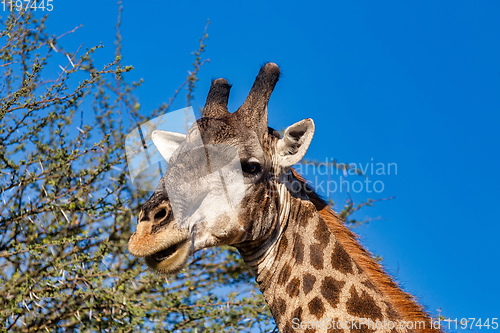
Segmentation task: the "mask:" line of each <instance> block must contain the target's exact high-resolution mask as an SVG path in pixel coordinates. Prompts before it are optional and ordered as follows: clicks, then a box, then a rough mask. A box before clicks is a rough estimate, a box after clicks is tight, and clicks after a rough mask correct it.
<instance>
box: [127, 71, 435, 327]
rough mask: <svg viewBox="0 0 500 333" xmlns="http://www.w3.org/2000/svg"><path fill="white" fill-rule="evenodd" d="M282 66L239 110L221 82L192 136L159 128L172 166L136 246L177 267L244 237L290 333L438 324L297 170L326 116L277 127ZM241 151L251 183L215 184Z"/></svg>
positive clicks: (243, 245)
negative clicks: (272, 103) (271, 114)
mask: <svg viewBox="0 0 500 333" xmlns="http://www.w3.org/2000/svg"><path fill="white" fill-rule="evenodd" d="M279 76H280V69H279V67H278V66H277V65H276V64H274V63H267V64H265V65H264V66H262V68H261V69H260V71H259V73H258V75H257V77H256V79H255V82H254V84H253V86H252V88H251V90H250V92H249V94H248V96H247V98H246V100H245V101H244V103H243V104H242V105H241V107H240V108H239V109H238V110H237V111H236V112H234V113H230V112H229V111H228V109H227V103H228V98H229V90H230V88H231V86H230V85H229V84H228V82H227V80H225V79H217V80H214V81H212V84H211V87H210V90H209V93H208V97H207V100H206V103H205V107H204V108H203V111H202V117H201V118H200V119H198V120H197V121H196V122H195V125H193V127H192V128H191V129H190V130H189V132H188V134H187V135H186V136H184V135H180V134H176V133H171V132H165V131H158V130H157V131H155V132H153V134H152V139H153V141H154V143H155V145H156V146H157V148H158V150H159V151H160V153H161V154H162V155H163V156H164V157H165V159H167V161H168V165H169V167H168V170H167V172H166V173H165V175H164V176H163V178H162V179H161V181H160V183H159V184H158V187H157V189H156V190H155V191H154V193H153V195H152V196H151V197H150V199H148V200H147V201H146V202H145V203H144V205H143V207H142V209H141V211H140V214H139V216H138V223H137V228H136V231H135V233H134V234H133V235H132V236H131V238H130V240H129V243H128V248H129V251H130V253H131V254H132V255H134V256H136V257H143V258H145V261H146V263H147V265H148V266H149V267H151V268H152V269H153V270H156V271H158V272H160V273H164V274H173V273H176V272H178V271H180V270H181V269H182V268H183V267H184V266H185V265H186V262H187V258H188V256H189V255H190V254H192V253H194V252H196V251H198V250H200V249H203V248H207V247H211V246H220V245H232V246H234V247H236V248H237V249H238V251H239V252H240V254H241V256H242V258H243V259H244V261H245V263H246V264H247V265H248V266H249V267H250V268H251V270H252V271H253V273H254V275H255V279H256V281H257V283H258V285H259V289H260V290H261V292H262V293H263V295H264V298H265V299H266V302H267V303H268V305H269V308H270V310H271V313H272V315H273V317H274V319H275V322H276V324H277V326H278V328H279V330H280V332H314V331H316V332H411V331H418V332H438V331H439V329H437V328H436V329H434V328H433V327H432V326H431V325H432V321H431V319H430V317H429V316H428V314H427V313H425V312H424V311H423V309H422V307H421V306H420V305H419V304H418V303H417V302H416V301H415V300H414V299H413V297H412V296H411V295H409V294H407V293H405V292H403V291H402V290H401V289H400V288H399V287H398V286H397V284H396V283H395V282H394V281H393V280H392V278H391V277H390V276H388V275H387V274H386V273H385V272H384V270H383V269H382V267H381V266H380V265H379V264H378V263H377V262H376V261H375V260H374V259H373V257H372V256H371V254H369V253H368V252H367V251H366V250H365V249H364V248H363V247H362V246H361V245H360V244H359V243H358V241H357V238H356V236H355V235H354V234H353V233H352V232H351V231H350V230H349V229H347V228H346V227H345V226H344V225H343V223H342V221H341V219H340V218H339V216H338V215H337V214H336V213H335V212H334V211H333V210H331V209H330V207H329V206H328V205H327V204H326V203H325V202H324V201H323V200H322V199H321V198H320V197H319V196H318V195H317V194H316V193H315V192H314V191H313V190H312V189H311V188H310V187H309V186H308V185H307V183H306V182H305V180H304V179H303V178H302V177H301V176H300V175H299V174H297V173H296V172H295V171H294V169H293V168H292V165H293V164H296V163H297V162H299V161H300V160H301V159H302V158H303V156H304V155H305V153H306V151H307V149H308V147H309V144H310V142H311V140H312V137H313V134H314V122H313V121H312V119H309V118H308V119H304V120H302V121H299V122H297V123H295V124H293V125H291V126H290V127H288V128H287V129H286V130H285V132H284V135H283V137H281V136H280V134H279V133H278V132H277V131H275V130H274V129H272V128H270V127H268V124H267V112H268V110H267V105H268V101H269V98H270V96H271V93H272V91H273V90H274V87H275V85H276V83H277V82H278V79H279ZM214 147H222V148H218V149H215V148H214ZM214 156H217V158H215V157H214ZM234 156H236V159H237V163H236V166H234V165H233V167H232V168H241V169H240V171H241V174H242V180H241V181H242V182H241V183H240V184H243V185H242V186H240V187H241V188H242V191H240V192H239V193H236V194H234V192H231V193H228V188H230V186H231V181H229V182H227V181H226V183H224V186H222V188H223V191H214V190H213V189H214V186H213V184H214V182H215V180H214V179H216V178H217V177H215V178H214V177H212V175H215V174H217V172H219V171H220V170H221V169H223V167H224V165H225V164H230V163H231V161H234V158H233V157H234ZM218 170H219V171H218ZM219 176H220V172H219ZM219 178H220V177H219ZM226 180H227V179H226ZM234 198H239V199H237V200H234ZM231 200H232V201H231ZM221 206H224V207H226V208H224V209H219V208H220V207H221ZM227 207H229V208H227Z"/></svg>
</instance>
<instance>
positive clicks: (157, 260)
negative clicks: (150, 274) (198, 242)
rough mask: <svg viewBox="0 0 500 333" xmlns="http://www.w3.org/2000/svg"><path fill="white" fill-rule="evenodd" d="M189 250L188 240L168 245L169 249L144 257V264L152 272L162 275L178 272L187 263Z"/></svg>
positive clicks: (189, 243)
mask: <svg viewBox="0 0 500 333" xmlns="http://www.w3.org/2000/svg"><path fill="white" fill-rule="evenodd" d="M190 249H191V242H190V241H189V239H184V240H181V241H180V242H178V243H176V244H173V245H170V246H169V247H167V248H165V249H163V250H160V251H157V252H155V253H153V254H150V255H148V256H146V257H145V258H144V259H145V260H146V264H147V265H148V266H149V267H150V268H152V269H153V270H155V271H157V272H159V273H163V274H173V273H177V272H179V271H180V270H181V269H182V268H183V267H184V266H185V265H186V262H187V258H188V255H189V253H190Z"/></svg>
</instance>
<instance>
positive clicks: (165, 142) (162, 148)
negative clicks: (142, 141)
mask: <svg viewBox="0 0 500 333" xmlns="http://www.w3.org/2000/svg"><path fill="white" fill-rule="evenodd" d="M151 139H152V140H153V143H154V144H155V146H156V148H157V149H158V151H159V152H160V154H161V156H163V158H164V159H165V161H167V163H168V161H169V160H170V157H172V155H173V154H174V151H175V150H176V149H177V147H179V145H180V144H181V143H182V142H183V141H184V140H186V135H185V134H180V133H174V132H167V131H160V130H156V131H153V133H151Z"/></svg>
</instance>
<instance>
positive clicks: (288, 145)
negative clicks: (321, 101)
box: [278, 118, 314, 167]
mask: <svg viewBox="0 0 500 333" xmlns="http://www.w3.org/2000/svg"><path fill="white" fill-rule="evenodd" d="M313 135H314V122H313V121H312V119H311V118H307V119H304V120H301V121H299V122H298V123H295V124H293V125H292V126H290V127H288V128H287V129H286V130H285V135H283V138H282V139H280V140H279V141H278V154H279V158H280V161H279V163H280V165H281V166H282V167H289V166H292V165H294V164H295V163H298V162H299V161H300V160H301V159H302V158H303V157H304V155H305V154H306V151H307V148H309V144H310V143H311V140H312V138H313Z"/></svg>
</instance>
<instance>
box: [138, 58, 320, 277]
mask: <svg viewBox="0 0 500 333" xmlns="http://www.w3.org/2000/svg"><path fill="white" fill-rule="evenodd" d="M279 75H280V70H279V68H278V66H277V65H276V64H273V63H268V64H266V65H265V66H263V67H262V68H261V69H260V71H259V74H258V75H257V77H256V79H255V82H254V84H253V86H252V88H251V90H250V93H249V94H248V97H247V98H246V100H245V102H244V103H243V105H242V106H241V107H240V108H239V109H238V110H237V111H236V112H234V113H229V111H228V109H227V102H228V98H229V90H230V88H231V87H230V85H229V84H228V82H227V81H226V80H225V79H217V80H215V81H213V82H212V85H211V87H210V91H209V93H208V97H207V101H206V104H205V107H204V109H203V112H202V117H201V118H200V119H198V120H197V121H196V122H195V124H194V125H193V126H192V127H191V129H190V130H189V131H188V134H187V135H186V136H184V135H180V134H176V133H171V132H165V131H155V132H153V134H152V139H153V141H154V143H155V145H156V147H157V148H158V150H159V151H160V153H161V154H162V155H163V156H164V158H165V159H166V160H167V162H168V170H167V171H166V173H165V175H164V176H163V178H162V179H161V181H160V183H159V184H158V187H157V189H156V190H155V192H154V194H153V195H152V196H151V198H150V199H149V200H148V201H147V202H146V203H145V204H144V205H143V207H142V210H141V212H140V214H139V217H138V223H137V229H136V232H135V233H134V234H133V235H132V237H131V238H130V240H129V245H128V248H129V251H130V252H131V253H132V254H133V255H134V256H137V257H144V258H145V259H146V262H147V264H148V265H149V266H150V267H151V268H153V269H155V270H157V271H159V272H162V273H174V272H177V271H179V270H180V269H181V268H182V267H183V266H184V265H185V264H186V261H187V258H188V256H189V254H190V253H194V252H196V251H198V250H200V249H202V248H207V247H211V246H218V245H237V244H241V243H243V242H249V241H250V242H252V241H259V240H262V239H266V237H269V234H270V233H272V231H273V227H275V226H276V220H277V215H278V214H279V211H280V195H281V196H282V195H283V193H282V192H283V191H279V190H278V187H279V184H284V183H286V179H285V178H286V177H285V176H286V175H287V174H288V172H289V169H290V167H291V166H292V165H293V164H295V163H297V162H299V161H300V160H301V159H302V157H303V156H304V155H305V153H306V151H307V149H308V147H309V144H310V142H311V139H312V136H313V134H314V123H313V121H312V120H311V119H304V120H302V121H300V122H298V123H295V124H293V125H291V126H290V127H288V128H287V129H286V130H285V134H284V136H283V138H280V135H279V134H278V133H277V132H276V131H275V130H273V129H271V128H269V127H268V125H267V104H268V101H269V98H270V96H271V93H272V91H273V89H274V87H275V85H276V83H277V82H278V78H279Z"/></svg>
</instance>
